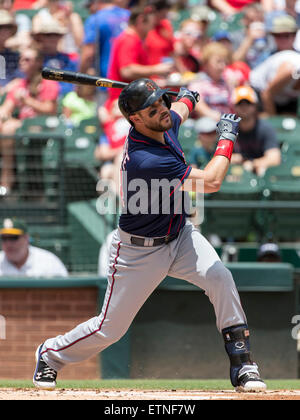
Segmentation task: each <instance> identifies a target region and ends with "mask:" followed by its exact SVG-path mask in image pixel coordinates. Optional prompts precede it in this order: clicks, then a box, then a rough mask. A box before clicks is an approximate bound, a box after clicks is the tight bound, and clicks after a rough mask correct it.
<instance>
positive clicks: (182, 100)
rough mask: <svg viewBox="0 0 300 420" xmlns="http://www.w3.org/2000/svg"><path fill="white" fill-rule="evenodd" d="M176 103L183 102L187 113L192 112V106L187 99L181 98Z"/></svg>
mask: <svg viewBox="0 0 300 420" xmlns="http://www.w3.org/2000/svg"><path fill="white" fill-rule="evenodd" d="M178 102H183V103H184V104H186V106H187V107H188V109H189V111H190V112H192V111H193V109H194V104H193V102H192V101H191V100H190V99H189V98H181V99H179V101H178Z"/></svg>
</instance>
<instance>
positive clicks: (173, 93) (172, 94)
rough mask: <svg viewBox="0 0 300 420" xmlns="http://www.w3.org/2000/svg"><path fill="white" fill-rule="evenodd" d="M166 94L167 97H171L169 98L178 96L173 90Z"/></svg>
mask: <svg viewBox="0 0 300 420" xmlns="http://www.w3.org/2000/svg"><path fill="white" fill-rule="evenodd" d="M167 94H168V95H171V96H177V95H178V92H174V91H173V90H168V91H167Z"/></svg>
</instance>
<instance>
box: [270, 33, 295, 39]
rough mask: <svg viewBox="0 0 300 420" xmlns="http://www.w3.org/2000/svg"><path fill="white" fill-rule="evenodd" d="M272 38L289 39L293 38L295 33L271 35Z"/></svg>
mask: <svg viewBox="0 0 300 420" xmlns="http://www.w3.org/2000/svg"><path fill="white" fill-rule="evenodd" d="M273 36H275V38H290V37H292V36H293V37H294V36H295V33H294V32H282V33H281V34H273Z"/></svg>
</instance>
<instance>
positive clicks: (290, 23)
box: [270, 15, 297, 34]
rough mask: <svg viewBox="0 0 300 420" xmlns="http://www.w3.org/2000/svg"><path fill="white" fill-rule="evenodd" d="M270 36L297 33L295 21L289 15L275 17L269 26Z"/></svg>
mask: <svg viewBox="0 0 300 420" xmlns="http://www.w3.org/2000/svg"><path fill="white" fill-rule="evenodd" d="M270 32H271V33H272V34H281V33H286V32H290V33H294V32H297V23H296V20H295V19H294V18H293V17H292V16H289V15H283V16H277V17H275V18H274V20H273V22H272V26H271V31H270Z"/></svg>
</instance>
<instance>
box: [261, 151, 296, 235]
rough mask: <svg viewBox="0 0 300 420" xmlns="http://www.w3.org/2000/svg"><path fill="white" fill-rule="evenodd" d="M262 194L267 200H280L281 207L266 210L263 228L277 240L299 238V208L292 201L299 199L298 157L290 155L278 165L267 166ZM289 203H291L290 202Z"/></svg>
mask: <svg viewBox="0 0 300 420" xmlns="http://www.w3.org/2000/svg"><path fill="white" fill-rule="evenodd" d="M264 195H265V196H267V197H268V200H269V201H271V202H272V201H281V202H283V203H284V206H282V208H280V207H277V206H276V207H275V206H274V208H271V209H269V211H268V212H267V216H268V217H267V223H266V225H265V229H266V230H267V231H268V232H272V234H273V235H274V237H275V239H276V240H277V241H293V240H297V239H300V224H299V214H300V209H299V208H295V207H293V203H295V204H297V203H299V201H300V157H299V156H298V157H297V156H290V157H289V158H288V159H287V161H285V162H283V163H282V164H281V165H280V166H276V167H272V168H269V169H268V170H267V171H266V173H265V176H264ZM290 203H291V204H290Z"/></svg>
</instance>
